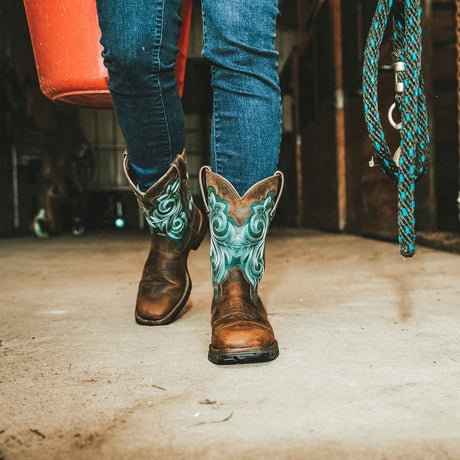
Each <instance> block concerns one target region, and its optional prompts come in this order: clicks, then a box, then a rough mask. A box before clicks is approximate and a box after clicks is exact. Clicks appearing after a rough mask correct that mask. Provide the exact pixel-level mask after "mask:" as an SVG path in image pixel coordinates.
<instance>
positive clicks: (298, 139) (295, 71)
mask: <svg viewBox="0 0 460 460" xmlns="http://www.w3.org/2000/svg"><path fill="white" fill-rule="evenodd" d="M292 78H293V90H294V91H293V92H294V104H293V109H294V132H295V165H296V179H297V181H296V183H297V188H296V198H297V213H296V223H297V225H298V226H299V227H301V226H302V224H303V209H304V202H303V171H302V134H301V132H300V131H301V128H300V82H299V50H298V48H297V46H296V47H295V49H294V50H293V53H292Z"/></svg>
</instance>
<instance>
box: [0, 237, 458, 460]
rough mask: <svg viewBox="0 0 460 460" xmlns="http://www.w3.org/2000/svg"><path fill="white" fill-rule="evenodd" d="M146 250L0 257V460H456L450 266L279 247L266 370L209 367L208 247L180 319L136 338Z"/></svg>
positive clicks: (144, 244) (268, 287)
mask: <svg viewBox="0 0 460 460" xmlns="http://www.w3.org/2000/svg"><path fill="white" fill-rule="evenodd" d="M147 250H148V236H147V235H144V234H142V235H141V234H132V233H126V232H124V233H107V234H93V235H88V236H87V237H84V238H81V239H72V238H70V237H59V238H55V239H52V240H48V241H38V240H34V239H30V238H20V239H8V240H2V241H1V242H0V277H1V278H0V279H1V286H2V287H1V291H0V459H1V458H4V459H7V460H10V459H93V458H94V459H125V458H127V459H152V458H159V459H163V458H165V459H169V458H178V459H182V458H184V459H189V458H206V459H218V458H219V459H222V458H225V459H226V458H229V459H233V458H235V459H239V458H243V459H259V458H264V457H268V458H277V459H297V458H299V459H304V458H309V459H310V458H311V459H330V458H350V459H356V458H358V459H359V458H378V459H382V458H388V459H393V458H395V459H403V458H404V459H407V458H424V459H425V458H433V459H435V458H436V459H441V458H442V459H444V458H446V459H447V458H449V459H453V458H460V393H459V388H460V385H459V384H460V340H459V330H460V256H459V255H456V254H449V253H444V252H439V251H436V250H433V249H427V248H423V247H418V248H417V255H416V256H415V257H414V258H413V259H411V260H407V261H403V260H402V258H401V256H400V255H399V253H398V248H397V246H396V245H394V244H390V243H385V242H379V241H373V240H370V239H361V238H358V237H353V236H346V235H331V234H323V233H318V232H311V231H298V230H275V231H273V232H272V234H271V236H270V238H269V240H268V244H267V266H266V275H265V277H264V279H263V281H262V284H261V287H260V294H261V297H262V299H263V301H264V303H265V304H266V307H267V309H268V311H269V313H270V316H269V317H270V321H271V323H272V325H273V327H274V329H275V333H276V336H277V339H278V342H279V344H280V356H279V358H278V359H277V360H275V361H273V362H270V363H263V364H252V365H235V366H226V367H225V366H224V367H218V366H215V365H213V364H211V363H210V362H209V361H208V360H207V348H208V345H209V340H210V324H209V320H210V301H211V295H212V287H211V282H210V275H209V273H210V267H209V241H207V240H205V242H204V244H203V245H202V247H201V248H200V249H199V250H198V251H197V252H193V253H192V254H191V257H190V264H189V265H190V272H191V276H192V280H193V290H192V295H191V299H190V301H189V305H188V307H187V308H186V311H185V312H184V314H183V315H181V317H180V318H179V319H178V320H177V321H176V322H174V323H173V324H171V325H168V326H159V327H148V326H139V325H137V324H136V323H135V321H134V299H135V295H136V289H137V283H138V280H139V276H140V272H141V269H142V265H143V262H144V259H145V257H146V254H147Z"/></svg>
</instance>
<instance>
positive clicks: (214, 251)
mask: <svg viewBox="0 0 460 460" xmlns="http://www.w3.org/2000/svg"><path fill="white" fill-rule="evenodd" d="M203 172H204V174H200V178H201V180H202V190H203V191H204V190H206V191H207V196H206V197H205V200H206V201H207V206H208V209H209V223H210V228H211V268H212V269H211V272H212V278H213V285H214V298H213V301H212V314H211V326H212V339H211V345H210V347H209V360H210V361H211V362H213V363H215V364H232V363H245V362H255V361H269V360H272V359H275V358H276V357H277V356H278V353H279V352H278V344H277V341H276V339H275V335H274V332H273V329H272V326H271V325H270V322H269V320H268V318H267V312H266V310H265V307H264V305H263V303H262V301H261V300H260V298H259V296H258V294H257V286H258V283H259V281H260V279H261V277H262V275H263V271H264V262H265V237H266V232H267V229H268V225H269V223H270V220H271V218H272V216H273V213H274V210H275V208H276V204H277V199H278V197H279V194H280V193H281V188H282V174H281V173H279V172H278V173H276V174H275V175H273V176H271V177H269V178H267V179H265V180H263V181H261V182H258V183H257V184H255V185H254V186H253V187H251V188H250V189H249V190H248V191H247V192H246V193H245V194H244V196H242V197H241V196H240V195H239V194H238V193H237V192H236V190H235V189H234V187H233V186H232V185H231V183H230V182H228V181H227V180H226V179H225V178H223V177H222V176H220V175H218V174H216V173H213V172H212V171H210V169H209V168H208V169H205V170H204V171H203Z"/></svg>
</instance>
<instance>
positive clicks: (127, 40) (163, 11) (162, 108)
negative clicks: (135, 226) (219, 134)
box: [97, 0, 185, 191]
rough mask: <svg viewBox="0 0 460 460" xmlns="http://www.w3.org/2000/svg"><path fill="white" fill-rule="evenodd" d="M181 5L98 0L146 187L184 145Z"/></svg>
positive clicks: (176, 1) (119, 107) (130, 142)
mask: <svg viewBox="0 0 460 460" xmlns="http://www.w3.org/2000/svg"><path fill="white" fill-rule="evenodd" d="M181 6H182V1H181V0H97V11H98V16H99V26H100V28H101V31H102V38H101V44H102V45H103V47H104V51H103V53H102V56H103V58H104V64H105V66H106V67H107V69H108V72H109V78H110V80H109V88H110V94H111V96H112V101H113V105H114V108H115V112H116V114H117V118H118V122H119V124H120V127H121V130H122V132H123V136H124V138H125V142H126V145H127V150H128V158H129V162H130V164H131V166H132V167H133V169H134V170H135V171H136V174H137V180H138V186H139V188H140V189H141V190H142V191H145V190H147V189H148V187H149V186H151V185H152V184H153V183H155V182H156V180H158V179H159V178H160V177H161V176H162V175H163V174H164V172H165V171H166V170H167V168H168V166H169V163H170V162H171V161H172V159H173V158H174V156H175V155H177V154H179V153H181V152H182V150H183V148H184V143H185V140H184V139H185V126H184V114H183V110H182V104H181V101H180V98H179V93H178V90H177V86H176V78H175V73H174V72H175V70H174V69H175V63H176V53H177V50H178V48H177V39H178V36H179V27H180V24H181V20H180V10H181Z"/></svg>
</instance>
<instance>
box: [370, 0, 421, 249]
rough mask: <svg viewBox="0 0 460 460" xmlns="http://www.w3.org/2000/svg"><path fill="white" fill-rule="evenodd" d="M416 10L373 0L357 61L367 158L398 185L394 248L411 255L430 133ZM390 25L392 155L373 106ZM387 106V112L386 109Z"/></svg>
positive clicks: (413, 2) (412, 3) (412, 0)
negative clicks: (397, 117) (395, 120)
mask: <svg viewBox="0 0 460 460" xmlns="http://www.w3.org/2000/svg"><path fill="white" fill-rule="evenodd" d="M421 16H422V8H421V6H420V0H379V1H378V4H377V8H376V10H375V14H374V18H373V20H372V24H371V28H370V31H369V35H368V37H367V42H366V48H365V51H364V61H363V103H364V116H365V119H366V123H367V128H368V132H369V137H370V139H371V142H372V146H373V158H375V159H376V160H377V162H378V163H379V165H380V166H381V168H382V170H383V172H384V173H385V174H386V175H387V176H388V177H390V178H391V179H392V180H393V181H394V182H396V183H397V184H398V227H399V237H398V239H399V244H400V252H401V254H402V255H403V256H404V257H412V256H413V255H414V253H415V182H416V181H418V180H419V179H420V178H421V177H423V176H424V174H425V173H426V170H427V167H428V163H429V156H430V154H429V146H430V136H429V128H428V115H427V110H426V101H425V94H424V90H423V89H424V88H423V78H422V27H421ZM389 20H391V21H392V23H393V53H392V57H393V63H394V68H395V107H396V108H398V110H399V112H400V114H401V123H399V124H397V125H396V124H395V125H396V127H397V128H398V129H399V131H400V135H401V141H400V148H398V150H397V152H396V154H395V155H394V156H393V155H392V153H391V151H390V148H389V147H388V145H387V142H386V138H385V133H384V131H383V128H382V123H381V121H380V115H379V105H378V97H377V94H378V92H377V91H378V76H379V59H380V46H381V44H382V41H383V37H384V34H385V30H386V28H387V25H388V21H389ZM392 112H393V110H391V113H392Z"/></svg>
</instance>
